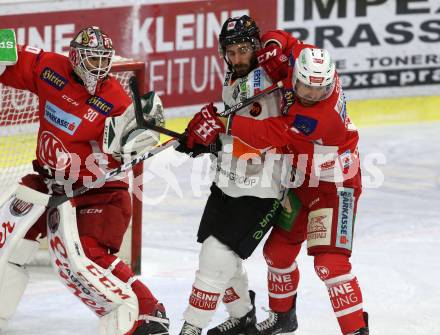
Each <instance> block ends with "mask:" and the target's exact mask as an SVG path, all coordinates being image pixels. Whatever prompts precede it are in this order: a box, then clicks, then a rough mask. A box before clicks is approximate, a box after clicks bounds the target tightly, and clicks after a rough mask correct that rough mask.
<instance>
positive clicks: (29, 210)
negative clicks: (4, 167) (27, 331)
mask: <svg viewBox="0 0 440 335" xmlns="http://www.w3.org/2000/svg"><path fill="white" fill-rule="evenodd" d="M18 191H20V193H21V197H20V198H18V197H17V192H18ZM32 192H36V191H33V190H30V189H29V188H27V187H25V186H23V185H20V186H18V187H14V188H12V189H10V190H9V191H8V190H7V191H6V192H5V193H4V194H5V196H3V194H2V197H1V199H0V302H1V303H0V309H1V310H0V320H2V321H1V323H2V324H3V325H4V324H5V323H6V319H7V318H9V317H10V316H11V315H12V314H13V313H14V311H15V309H16V307H17V305H18V302H19V301H20V298H21V295H22V294H23V291H24V289H25V287H26V283H27V276H26V273H25V272H24V269H22V268H21V267H20V266H21V265H23V264H25V263H26V262H27V261H28V260H29V259H30V258H31V256H32V255H33V254H34V253H35V249H36V245H37V244H38V243H37V242H34V241H26V240H23V237H24V235H25V234H26V232H27V231H28V230H29V229H30V227H32V225H33V224H34V223H35V221H36V220H37V219H38V218H39V217H40V216H41V215H42V214H43V212H44V210H45V207H44V205H41V204H34V203H31V202H27V199H26V195H28V194H29V193H32ZM36 193H38V192H36ZM44 196H45V195H44V194H41V197H40V198H44ZM11 260H12V262H13V263H14V264H12V263H11ZM4 301H7V302H8V303H3V302H4Z"/></svg>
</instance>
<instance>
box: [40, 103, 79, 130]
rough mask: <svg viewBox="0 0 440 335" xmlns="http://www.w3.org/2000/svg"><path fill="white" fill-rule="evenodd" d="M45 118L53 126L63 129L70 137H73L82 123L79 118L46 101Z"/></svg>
mask: <svg viewBox="0 0 440 335" xmlns="http://www.w3.org/2000/svg"><path fill="white" fill-rule="evenodd" d="M44 118H45V119H46V120H47V122H49V123H50V124H51V125H53V126H55V127H57V128H58V129H61V130H62V131H64V132H66V133H68V134H69V135H73V134H74V133H75V131H76V130H77V129H78V127H79V125H80V123H81V121H82V120H81V119H80V118H79V117H77V116H75V115H72V114H69V113H67V112H65V111H63V110H62V109H61V108H59V107H57V106H55V105H54V104H53V103H51V102H49V101H46V106H45V109H44Z"/></svg>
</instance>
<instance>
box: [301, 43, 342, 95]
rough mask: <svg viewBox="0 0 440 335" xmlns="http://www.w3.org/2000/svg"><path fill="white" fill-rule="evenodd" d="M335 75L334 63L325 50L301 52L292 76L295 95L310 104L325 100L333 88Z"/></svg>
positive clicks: (305, 50) (313, 49) (304, 50)
mask: <svg viewBox="0 0 440 335" xmlns="http://www.w3.org/2000/svg"><path fill="white" fill-rule="evenodd" d="M335 74H336V67H335V63H334V62H333V60H332V59H331V57H330V54H329V52H328V51H327V50H325V49H318V48H306V49H303V50H301V52H300V54H299V56H298V59H297V60H296V62H295V69H294V73H293V76H292V84H293V87H294V88H295V93H296V95H297V96H299V97H300V98H302V99H305V100H306V101H310V102H318V101H321V100H325V99H327V98H328V97H329V96H330V95H331V94H332V93H333V90H334V88H335Z"/></svg>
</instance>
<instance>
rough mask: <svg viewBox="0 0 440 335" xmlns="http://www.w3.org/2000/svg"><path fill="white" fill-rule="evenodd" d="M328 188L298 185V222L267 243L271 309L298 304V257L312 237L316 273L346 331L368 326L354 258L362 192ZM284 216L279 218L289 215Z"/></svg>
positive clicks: (310, 250) (278, 231)
mask: <svg viewBox="0 0 440 335" xmlns="http://www.w3.org/2000/svg"><path fill="white" fill-rule="evenodd" d="M327 186H328V189H325V187H322V188H321V189H320V190H318V189H316V190H305V189H304V188H299V189H295V195H297V197H296V200H298V203H300V205H299V206H297V205H295V204H293V203H292V204H291V205H290V206H288V208H290V209H294V210H295V211H296V212H295V213H293V214H292V212H293V211H291V213H289V215H290V218H291V219H292V220H293V222H292V223H291V225H290V227H286V225H285V222H284V223H282V224H281V225H277V226H275V227H274V228H273V230H272V232H271V234H270V235H269V238H268V239H267V241H266V243H265V245H264V249H263V252H264V257H265V259H266V263H267V265H268V291H269V307H270V308H271V309H272V310H274V311H277V312H285V311H288V310H289V309H290V308H291V307H293V304H295V301H296V299H294V296H295V294H296V290H297V287H298V282H299V277H300V274H299V269H298V266H297V263H296V257H297V255H298V253H299V251H300V248H301V244H302V242H303V241H305V240H307V250H308V254H309V255H312V256H313V257H314V267H315V272H316V274H317V275H318V277H319V278H320V279H321V280H322V281H323V282H324V283H325V285H326V287H327V290H328V294H329V298H330V301H331V304H332V307H333V310H334V312H335V315H336V317H337V320H338V323H339V326H340V328H341V331H342V333H343V334H348V333H350V332H353V331H355V330H357V329H359V328H362V327H365V323H364V319H363V306H362V293H361V290H360V287H359V284H358V281H357V279H356V277H355V276H354V275H353V274H352V273H351V264H350V261H349V257H350V255H351V247H352V240H353V227H354V217H355V214H356V205H357V200H358V198H359V195H360V190H358V189H353V188H339V189H335V188H333V187H332V185H327ZM322 189H324V190H325V192H322ZM290 192H293V191H292V190H290ZM313 192H321V193H320V194H319V195H318V194H316V193H313ZM316 199H318V200H316ZM304 204H305V205H304ZM283 214H285V213H282V214H281V215H280V221H281V220H283V219H286V216H285V215H284V216H283Z"/></svg>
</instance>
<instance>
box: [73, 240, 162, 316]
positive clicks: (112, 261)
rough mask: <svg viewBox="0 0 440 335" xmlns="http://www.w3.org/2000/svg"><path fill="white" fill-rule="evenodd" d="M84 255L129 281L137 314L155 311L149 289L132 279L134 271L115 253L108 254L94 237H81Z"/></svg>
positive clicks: (155, 301)
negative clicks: (136, 306)
mask: <svg viewBox="0 0 440 335" xmlns="http://www.w3.org/2000/svg"><path fill="white" fill-rule="evenodd" d="M81 244H82V246H83V249H84V252H85V254H86V256H87V257H88V258H89V259H91V260H92V261H94V262H95V263H96V264H98V265H99V266H100V267H102V268H103V269H108V270H110V271H111V273H112V274H113V275H115V276H116V277H117V278H119V279H120V280H122V281H123V282H124V283H131V288H132V289H133V292H134V293H135V294H136V296H137V298H138V302H139V314H140V315H143V314H151V313H153V312H154V311H155V308H156V304H157V302H158V301H157V299H156V298H155V297H154V296H153V294H152V293H151V292H150V290H149V289H148V288H147V287H146V286H145V285H144V284H142V282H140V281H139V280H134V273H133V272H132V271H131V268H130V267H129V266H128V265H127V264H125V263H124V262H123V261H122V260H121V259H119V258H118V257H116V256H115V255H112V254H109V253H108V252H107V248H106V247H104V246H102V245H100V244H99V243H98V241H96V239H94V238H91V237H88V236H83V237H81Z"/></svg>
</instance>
